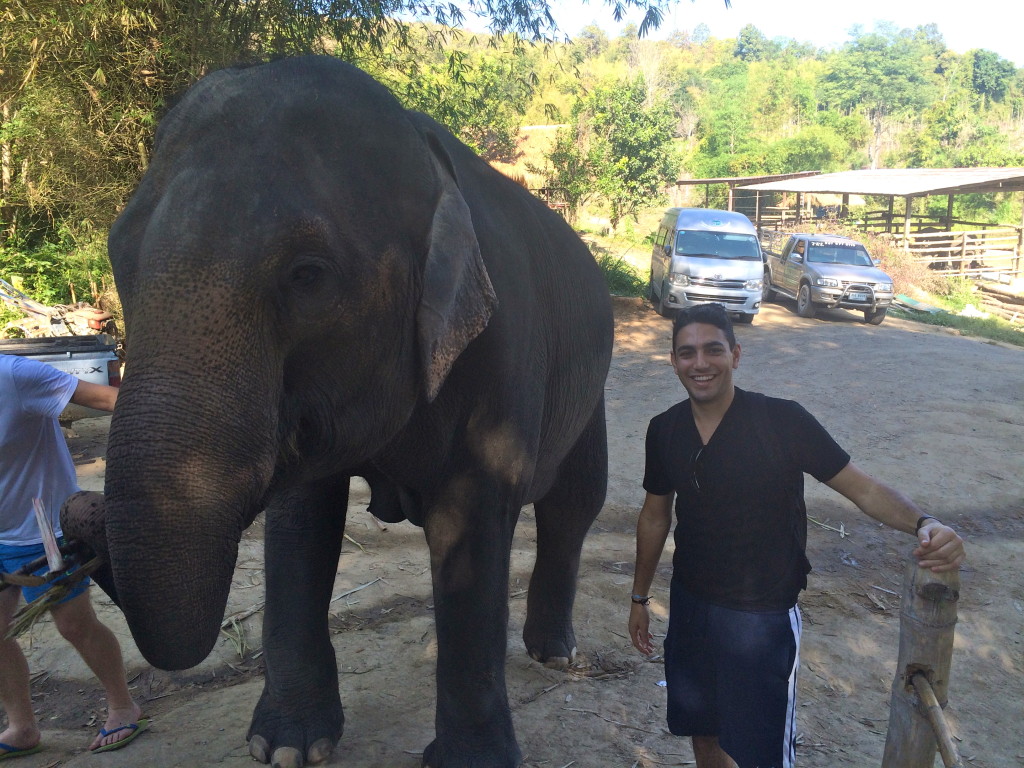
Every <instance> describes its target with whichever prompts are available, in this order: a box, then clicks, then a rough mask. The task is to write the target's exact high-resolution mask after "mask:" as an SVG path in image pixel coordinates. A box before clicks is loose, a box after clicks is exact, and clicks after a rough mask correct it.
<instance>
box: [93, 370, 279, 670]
mask: <svg viewBox="0 0 1024 768" xmlns="http://www.w3.org/2000/svg"><path fill="white" fill-rule="evenodd" d="M249 363H250V364H258V363H259V360H256V361H255V363H254V361H252V360H250V361H249ZM250 370H251V369H250ZM256 370H259V369H256ZM217 378H218V377H217V376H216V375H213V376H204V378H203V380H202V381H201V382H198V383H197V382H196V381H195V380H193V379H188V380H185V379H184V377H183V376H182V374H181V373H180V372H172V371H169V370H167V367H166V366H164V365H161V364H159V363H158V364H152V363H151V364H147V362H146V361H145V360H142V361H139V360H135V359H133V360H132V363H131V364H130V367H129V373H128V375H127V376H126V378H125V382H124V384H123V385H122V388H121V394H120V395H119V397H118V403H117V408H116V409H115V412H114V415H113V418H112V420H111V429H110V437H109V441H108V451H107V459H108V467H107V475H106V488H105V494H106V499H105V507H106V509H105V532H106V539H107V547H108V549H109V558H110V564H111V571H112V574H113V581H114V585H115V588H116V593H117V597H118V600H119V604H120V606H121V608H122V610H123V611H124V614H125V617H126V618H127V621H128V625H129V627H130V629H131V631H132V635H133V637H134V638H135V641H136V644H137V645H138V647H139V650H140V651H141V652H142V654H143V655H144V656H145V657H146V659H147V660H148V661H149V662H150V663H152V664H153V665H154V666H156V667H159V668H162V669H184V668H187V667H191V666H195V665H196V664H198V663H199V662H201V661H202V660H203V659H204V658H206V656H207V655H208V654H209V653H210V651H211V650H212V648H213V646H214V643H215V642H216V640H217V637H218V634H219V631H220V625H221V622H222V620H223V617H224V610H225V606H226V604H227V599H228V592H229V590H230V587H231V579H232V574H233V572H234V565H235V560H236V558H237V555H238V542H239V539H240V538H241V533H242V530H243V528H244V527H245V526H246V525H248V523H249V522H251V521H252V519H253V517H255V515H256V514H257V513H258V512H259V503H260V501H261V499H262V497H263V495H264V493H265V492H266V489H267V487H268V485H269V483H270V480H271V477H272V473H273V468H274V462H275V458H276V447H275V439H274V438H275V437H276V435H275V426H274V425H275V419H276V413H277V407H276V401H271V402H268V400H267V397H266V392H267V391H268V390H273V387H267V386H266V382H250V381H241V380H240V379H241V377H239V376H237V375H233V376H232V377H231V378H230V380H225V381H217V380H216V379H217ZM253 378H254V379H255V378H256V377H253ZM197 390H199V391H198V392H197ZM256 391H262V392H263V394H262V395H261V396H259V397H258V398H257V397H256V396H255V395H254V394H253V393H254V392H256ZM186 403H187V405H186V406H183V404H186ZM184 410H187V412H182V411H184Z"/></svg>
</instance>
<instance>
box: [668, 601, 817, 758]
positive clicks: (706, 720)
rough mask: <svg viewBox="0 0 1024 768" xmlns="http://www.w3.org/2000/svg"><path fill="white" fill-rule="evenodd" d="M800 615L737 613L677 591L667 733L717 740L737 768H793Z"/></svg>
mask: <svg viewBox="0 0 1024 768" xmlns="http://www.w3.org/2000/svg"><path fill="white" fill-rule="evenodd" d="M801 621H802V620H801V617H800V609H799V608H798V607H797V606H793V607H792V608H791V609H789V610H788V611H765V612H753V611H736V610H731V609H729V608H723V607H721V606H718V605H713V604H711V603H708V602H706V601H704V600H701V599H699V598H696V597H694V596H693V595H691V594H688V593H687V592H685V591H684V590H682V589H680V588H678V587H677V585H676V584H673V585H672V594H671V604H670V608H669V625H668V635H667V637H666V638H665V679H666V682H667V687H668V728H669V730H670V731H671V732H672V733H674V734H675V735H677V736H717V737H718V743H719V745H720V746H721V747H722V749H723V750H725V752H726V753H727V754H728V755H729V756H730V757H731V758H732V759H733V760H735V761H736V763H737V765H738V766H739V768H792V765H793V760H794V757H795V744H794V739H795V738H796V671H797V668H798V667H799V666H800V630H801Z"/></svg>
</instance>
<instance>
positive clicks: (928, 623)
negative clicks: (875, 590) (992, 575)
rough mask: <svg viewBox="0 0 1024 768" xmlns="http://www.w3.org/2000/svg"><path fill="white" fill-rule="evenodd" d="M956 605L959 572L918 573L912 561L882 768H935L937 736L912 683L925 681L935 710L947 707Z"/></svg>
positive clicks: (907, 575) (921, 570) (906, 579)
mask: <svg viewBox="0 0 1024 768" xmlns="http://www.w3.org/2000/svg"><path fill="white" fill-rule="evenodd" d="M959 599H960V574H959V573H958V572H957V571H953V572H948V573H934V572H933V571H930V570H927V569H924V568H918V566H917V561H916V560H915V559H914V558H913V557H911V558H910V563H909V564H908V565H907V569H906V572H905V573H904V577H903V596H902V599H901V604H900V650H899V658H898V660H897V662H896V676H895V677H894V679H893V682H892V697H891V700H890V703H889V731H888V733H887V735H886V739H885V752H884V754H883V756H882V768H932V766H933V765H934V763H935V753H936V750H937V737H936V733H935V730H934V729H933V728H932V725H931V722H930V721H929V719H928V716H927V711H926V705H923V704H922V701H921V699H920V697H919V694H918V692H917V690H916V689H915V686H914V679H913V678H914V676H915V675H917V674H920V675H923V677H924V678H925V679H926V680H927V682H928V683H929V684H930V685H929V687H930V689H931V690H932V691H933V692H934V695H935V701H936V705H937V706H938V707H939V708H942V707H945V705H946V700H947V697H946V693H947V690H948V684H949V668H950V663H951V660H952V656H953V631H954V629H955V627H956V620H957V601H958V600H959Z"/></svg>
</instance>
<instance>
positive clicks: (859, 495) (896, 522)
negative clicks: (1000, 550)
mask: <svg viewBox="0 0 1024 768" xmlns="http://www.w3.org/2000/svg"><path fill="white" fill-rule="evenodd" d="M825 484H826V485H827V486H828V487H829V488H831V489H833V490H834V491H838V492H839V493H841V494H842V495H843V496H845V497H846V498H848V499H849V500H850V501H852V502H853V503H854V504H856V505H857V506H858V507H859V508H860V510H861V512H863V513H864V514H866V515H869V516H871V517H873V518H874V519H875V520H878V521H879V522H880V523H885V524H886V525H888V526H889V527H890V528H895V529H896V530H898V531H903V532H904V533H911V534H913V533H914V532H915V531H914V529H915V527H916V526H917V521H918V520H920V519H921V518H922V517H925V516H926V515H927V513H926V512H924V511H922V510H921V508H920V507H918V506H917V505H916V504H914V502H913V501H911V500H910V499H909V498H907V497H906V496H905V495H903V494H902V493H900V492H899V491H897V490H896V489H894V488H890V487H889V486H888V485H885V484H884V483H882V482H879V481H878V480H875V479H874V478H873V477H871V476H870V475H868V474H867V473H866V472H864V471H863V470H861V469H859V468H858V467H856V466H855V465H854V463H853V462H852V461H851V462H850V463H849V464H847V465H846V466H845V467H843V469H842V470H840V472H839V474H837V475H836V476H835V477H833V478H832V479H831V480H829V481H828V482H827V483H825ZM916 535H917V540H918V543H919V545H920V546H918V548H917V549H915V550H914V556H915V557H916V558H917V559H918V564H919V565H920V566H921V567H922V568H931V569H932V570H933V571H952V570H956V569H957V568H959V567H960V563H962V562H963V561H964V558H965V557H966V554H965V553H964V542H963V540H962V539H961V538H960V536H959V535H957V532H956V531H954V530H953V529H952V528H950V527H949V526H948V525H943V524H942V523H940V522H939V521H938V520H936V519H934V518H931V517H929V518H928V519H927V520H925V521H924V522H923V523H922V524H921V529H920V530H919V531H917V533H916Z"/></svg>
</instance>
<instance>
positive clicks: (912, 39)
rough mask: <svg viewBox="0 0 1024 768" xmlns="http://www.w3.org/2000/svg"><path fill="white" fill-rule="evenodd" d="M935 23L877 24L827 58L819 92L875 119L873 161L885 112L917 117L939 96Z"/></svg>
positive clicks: (840, 105)
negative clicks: (897, 26)
mask: <svg viewBox="0 0 1024 768" xmlns="http://www.w3.org/2000/svg"><path fill="white" fill-rule="evenodd" d="M940 46H941V37H939V39H936V30H934V28H932V27H919V28H918V29H917V30H902V31H900V32H897V31H896V29H895V28H894V27H893V26H892V25H879V26H878V27H877V28H876V30H875V31H874V32H872V33H868V34H863V33H861V32H860V30H855V31H854V32H853V40H852V41H850V42H848V43H847V44H846V45H844V46H843V48H842V49H841V50H840V51H838V52H836V53H834V54H833V55H832V56H830V57H829V58H828V71H827V73H826V74H825V76H824V77H823V78H822V82H821V93H822V96H823V101H824V102H825V105H826V106H829V107H831V108H833V109H838V110H840V111H842V112H844V113H846V114H851V113H853V112H862V113H863V114H865V115H866V116H867V117H868V119H869V120H870V121H871V125H872V129H873V131H874V138H875V141H874V145H873V146H872V147H871V148H870V154H871V159H872V164H877V163H878V162H879V158H880V153H881V139H882V136H883V134H884V132H885V123H886V120H887V118H890V117H897V118H904V119H906V118H914V117H915V116H916V115H917V114H918V113H920V112H921V111H923V110H924V109H926V108H927V107H928V105H929V104H931V103H932V102H933V101H935V100H936V99H937V98H938V96H939V93H940V91H939V87H940V84H941V75H940V73H939V72H938V71H937V70H938V69H939V68H940V56H939V48H940Z"/></svg>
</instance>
